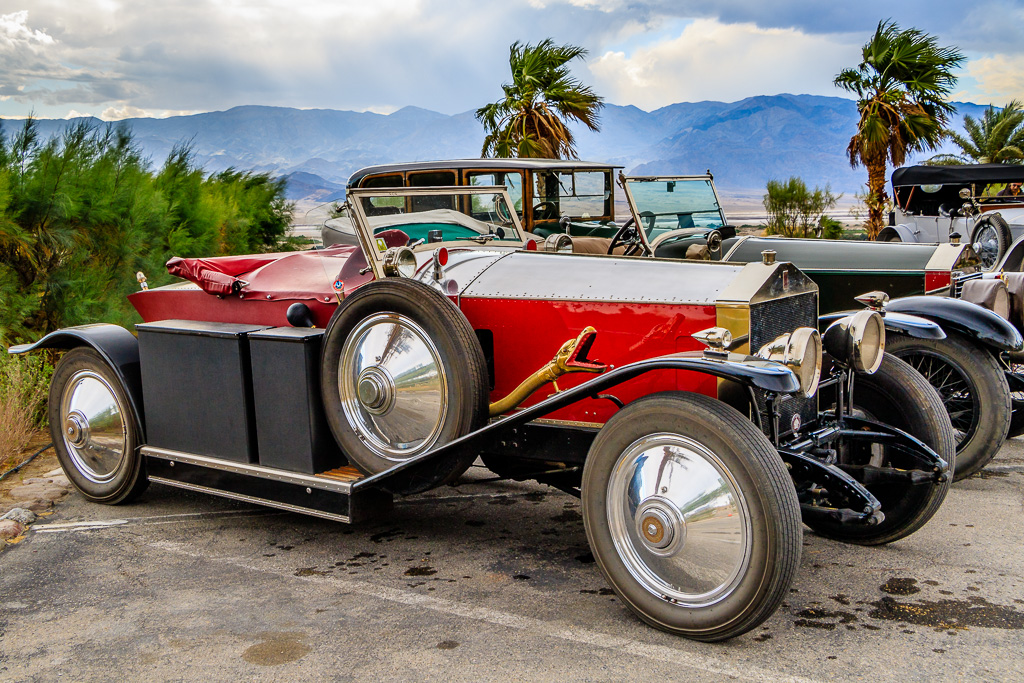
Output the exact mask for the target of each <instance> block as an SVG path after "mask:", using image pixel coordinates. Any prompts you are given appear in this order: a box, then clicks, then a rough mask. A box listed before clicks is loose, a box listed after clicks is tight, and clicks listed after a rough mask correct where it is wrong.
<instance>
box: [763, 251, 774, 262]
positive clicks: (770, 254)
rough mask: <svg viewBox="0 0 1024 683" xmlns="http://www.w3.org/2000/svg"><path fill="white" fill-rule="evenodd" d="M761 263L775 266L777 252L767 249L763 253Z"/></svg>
mask: <svg viewBox="0 0 1024 683" xmlns="http://www.w3.org/2000/svg"><path fill="white" fill-rule="evenodd" d="M761 263H763V264H764V265H766V266H771V265H774V264H775V251H774V250H772V249H765V250H764V251H762V252H761Z"/></svg>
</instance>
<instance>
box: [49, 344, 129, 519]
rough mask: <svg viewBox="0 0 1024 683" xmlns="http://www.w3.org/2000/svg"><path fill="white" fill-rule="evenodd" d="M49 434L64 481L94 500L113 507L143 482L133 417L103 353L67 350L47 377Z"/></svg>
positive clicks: (125, 499)
mask: <svg viewBox="0 0 1024 683" xmlns="http://www.w3.org/2000/svg"><path fill="white" fill-rule="evenodd" d="M48 417H49V420H50V435H51V437H52V438H53V446H54V449H55V450H56V451H57V459H58V460H59V461H60V464H61V467H62V468H63V469H64V472H65V473H66V474H67V475H68V479H69V480H70V481H71V483H72V484H74V486H75V488H77V489H78V490H79V491H81V493H82V495H83V496H85V497H86V498H87V499H88V500H91V501H93V502H94V503H105V504H107V505H116V504H118V503H127V502H129V501H131V500H133V499H135V498H137V497H138V496H139V495H140V494H141V493H142V492H143V491H145V490H146V487H147V486H148V485H149V480H148V479H147V478H146V472H145V466H144V464H143V461H142V456H141V455H140V454H139V453H138V451H137V449H138V446H139V432H138V427H137V425H138V420H137V418H136V416H135V414H134V412H133V410H132V406H131V403H130V402H129V401H128V395H127V393H126V392H125V390H124V388H123V387H122V386H121V382H120V380H119V379H118V377H117V375H116V374H114V371H113V370H111V368H110V366H109V365H107V363H106V361H105V360H103V357H102V356H100V354H99V353H97V352H96V351H95V350H93V349H91V348H87V347H79V348H76V349H71V350H70V351H68V352H67V353H66V354H64V357H63V358H61V360H60V362H59V363H58V364H57V367H56V369H55V370H54V371H53V378H52V379H51V380H50V403H49V408H48Z"/></svg>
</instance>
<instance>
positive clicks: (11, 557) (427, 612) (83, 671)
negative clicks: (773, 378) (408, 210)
mask: <svg viewBox="0 0 1024 683" xmlns="http://www.w3.org/2000/svg"><path fill="white" fill-rule="evenodd" d="M488 476H489V473H488V472H487V471H486V470H483V469H481V468H474V469H473V470H471V471H470V473H469V474H468V475H467V477H466V478H465V482H464V483H463V484H462V485H460V486H458V487H457V488H445V489H442V490H438V491H434V492H431V493H430V494H429V495H424V496H418V497H413V498H408V499H402V500H399V501H397V502H396V506H395V510H394V512H393V513H391V514H389V515H388V516H387V517H384V518H381V519H379V520H376V521H375V522H373V523H369V524H362V525H357V526H347V525H343V524H338V523H334V522H328V521H324V520H319V519H315V518H309V517H303V516H299V515H295V514H291V513H284V512H279V511H275V510H270V509H266V508H257V507H253V506H251V505H244V504H237V503H234V502H232V501H228V500H225V499H220V498H215V497H210V496H204V495H198V494H190V493H186V492H182V491H179V490H177V489H172V488H168V487H165V486H159V485H153V486H151V487H150V489H149V490H148V491H147V493H146V494H145V495H144V496H143V498H142V499H141V500H140V501H139V502H137V503H134V504H132V505H128V506H119V507H106V506H100V505H93V504H89V503H86V502H85V501H84V500H83V499H82V498H81V497H80V496H79V495H77V494H75V493H72V494H71V495H70V496H68V497H67V498H66V499H65V500H64V501H63V502H61V503H60V505H59V506H58V508H57V512H56V513H55V514H54V515H52V516H50V517H47V518H42V519H40V520H39V521H38V522H37V523H36V524H35V525H33V527H32V528H31V530H30V532H29V533H28V536H27V538H26V540H24V541H23V542H21V543H20V544H18V545H13V546H9V547H8V548H6V549H5V550H2V551H0V680H11V681H53V680H89V681H107V680H109V681H132V680H146V681H178V680H204V681H205V680H232V681H234V680H273V681H282V680H403V681H406V680H410V681H417V680H439V679H443V680H473V681H486V680H630V681H631V680H653V679H655V678H664V679H669V680H687V681H720V680H726V679H735V680H742V681H785V680H816V681H838V680H870V681H896V680H898V681H915V680H972V681H1014V680H1017V681H1019V680H1022V678H1024V673H1022V672H1024V654H1022V652H1024V562H1022V560H1024V542H1022V541H1024V439H1017V440H1013V441H1011V442H1009V443H1008V444H1007V445H1006V446H1005V447H1004V448H1003V450H1002V452H1001V453H1000V454H999V457H998V458H997V459H996V460H995V461H993V463H992V464H991V465H990V466H989V468H988V469H987V470H985V471H984V472H983V473H982V474H981V475H980V476H975V477H973V478H971V479H968V480H967V481H964V482H960V483H958V484H955V485H954V486H953V488H952V491H951V493H950V495H949V497H948V498H947V499H946V502H945V503H944V505H943V507H942V508H941V510H940V511H939V513H938V514H937V515H936V517H935V518H933V519H932V521H931V522H930V523H929V524H928V525H927V526H926V527H925V528H924V529H922V530H921V531H919V532H917V533H916V534H914V535H913V536H911V537H909V538H906V539H904V540H901V541H898V542H896V543H893V544H891V545H888V546H885V547H880V548H861V547H856V546H849V545H844V544H841V543H836V542H833V541H829V540H826V539H822V538H819V537H817V536H815V535H814V534H813V533H812V532H810V531H807V532H806V534H805V539H804V549H803V550H804V553H803V561H802V564H801V567H800V572H799V574H798V576H797V579H796V582H795V583H794V586H793V589H792V592H791V594H790V596H789V598H788V600H787V601H786V602H785V603H784V604H783V606H782V607H781V608H780V609H779V610H778V612H777V613H776V614H775V615H774V616H773V617H772V618H771V619H769V620H768V621H767V622H765V624H764V625H763V626H762V627H759V628H758V629H756V630H754V631H752V632H750V633H748V634H746V635H744V636H741V637H739V638H735V639H733V640H731V641H728V642H726V643H718V644H704V643H697V642H692V641H689V640H685V639H682V638H678V637H674V636H671V635H668V634H665V633H662V632H660V631H657V630H654V629H652V628H650V627H648V626H645V625H644V624H643V623H641V622H640V621H639V620H638V619H636V618H635V617H633V616H632V614H631V613H630V612H628V611H627V610H626V609H625V608H624V607H623V606H622V604H621V603H620V602H619V600H618V599H617V598H616V597H615V596H614V595H613V594H611V591H610V590H609V589H608V587H607V585H606V584H605V582H604V580H603V579H602V577H601V575H600V572H599V571H598V569H597V567H596V565H595V564H594V562H593V557H592V556H591V554H590V552H589V550H588V548H587V543H586V538H585V536H584V532H583V523H582V519H581V517H580V507H579V501H577V500H576V499H574V498H572V497H570V496H568V495H565V494H563V493H560V492H558V491H556V490H554V489H550V488H547V487H545V486H540V485H536V484H519V483H507V482H499V483H484V482H479V481H475V480H479V479H482V478H485V477H488Z"/></svg>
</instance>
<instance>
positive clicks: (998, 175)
mask: <svg viewBox="0 0 1024 683" xmlns="http://www.w3.org/2000/svg"><path fill="white" fill-rule="evenodd" d="M1022 183H1024V166H1021V165H1016V164H971V165H965V166H905V167H903V168H898V169H896V170H895V171H893V174H892V193H893V201H894V203H895V209H894V211H893V213H892V215H891V218H890V225H889V226H888V227H886V228H884V229H883V230H882V231H881V232H879V233H878V237H877V239H878V240H880V241H889V242H910V243H934V242H949V241H951V236H952V235H960V236H961V238H962V239H964V240H969V241H970V243H971V244H972V245H973V246H974V249H975V251H977V252H978V254H979V256H980V257H981V260H982V265H983V266H984V268H985V269H991V268H992V267H993V266H995V265H996V264H997V263H998V262H999V261H1000V260H1001V259H1002V258H1003V256H1005V255H1006V252H1007V250H1008V249H1009V246H1010V244H1011V242H1013V241H1014V240H1016V239H1019V238H1020V237H1021V236H1024V190H1022V189H1021V184H1022ZM952 239H955V238H952Z"/></svg>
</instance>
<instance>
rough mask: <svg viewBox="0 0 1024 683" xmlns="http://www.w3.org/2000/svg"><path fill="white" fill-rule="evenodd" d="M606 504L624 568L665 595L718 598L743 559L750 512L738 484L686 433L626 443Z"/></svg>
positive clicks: (703, 600) (705, 600)
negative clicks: (626, 446) (627, 444)
mask: <svg viewBox="0 0 1024 683" xmlns="http://www.w3.org/2000/svg"><path fill="white" fill-rule="evenodd" d="M607 510H608V513H607V514H608V525H609V530H610V532H611V537H612V541H613V543H614V545H615V549H616V551H617V552H618V554H619V556H620V557H621V558H622V560H623V562H624V564H625V566H626V569H627V570H628V571H629V573H630V574H631V575H632V576H633V578H635V579H636V580H637V581H638V582H639V583H640V585H642V586H643V587H644V588H645V589H647V590H648V591H649V592H651V593H652V594H654V595H656V596H658V597H660V598H662V599H663V600H667V601H670V602H672V603H674V604H682V605H687V606H702V605H709V604H713V603H715V602H718V601H720V600H722V599H724V598H725V597H727V596H728V595H730V594H731V593H732V591H733V590H735V588H736V586H737V585H738V583H739V581H740V579H741V578H742V577H743V574H744V572H745V571H746V568H747V566H748V564H749V561H750V553H751V530H750V515H749V512H748V509H747V503H746V500H745V499H744V497H743V495H742V493H741V492H740V488H739V485H738V484H737V483H736V481H735V480H734V479H733V477H732V475H731V474H730V473H729V471H728V469H726V467H725V465H724V464H723V463H722V462H721V460H719V458H718V457H717V456H715V454H714V453H713V452H711V451H710V450H709V449H708V448H706V447H705V446H704V445H703V444H701V443H698V442H697V441H694V440H693V439H690V438H688V437H685V436H682V435H679V434H667V433H666V434H652V435H650V436H646V437H644V438H642V439H639V440H637V441H636V442H634V443H633V444H631V445H630V446H629V447H628V448H627V449H626V450H625V452H623V454H622V455H621V456H619V459H618V461H617V462H616V464H615V468H614V470H613V471H612V476H611V478H610V479H609V481H608V509H607Z"/></svg>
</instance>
